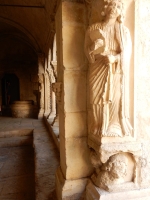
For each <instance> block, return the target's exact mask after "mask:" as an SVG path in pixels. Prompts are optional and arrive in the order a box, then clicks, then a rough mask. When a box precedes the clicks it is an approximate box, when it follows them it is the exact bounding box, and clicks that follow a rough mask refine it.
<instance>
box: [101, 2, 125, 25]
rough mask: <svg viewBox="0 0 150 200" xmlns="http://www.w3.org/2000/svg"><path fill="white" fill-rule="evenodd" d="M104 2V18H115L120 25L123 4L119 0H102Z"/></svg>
mask: <svg viewBox="0 0 150 200" xmlns="http://www.w3.org/2000/svg"><path fill="white" fill-rule="evenodd" d="M104 1H105V11H104V12H103V14H104V15H105V16H106V18H109V19H111V18H116V20H118V21H119V22H120V23H122V21H123V18H124V4H123V2H122V1H121V0H104Z"/></svg>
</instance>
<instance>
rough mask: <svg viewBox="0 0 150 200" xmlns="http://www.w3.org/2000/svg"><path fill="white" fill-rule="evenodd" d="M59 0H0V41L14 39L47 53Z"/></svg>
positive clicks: (37, 50)
mask: <svg viewBox="0 0 150 200" xmlns="http://www.w3.org/2000/svg"><path fill="white" fill-rule="evenodd" d="M57 2H58V1H57V0H30V1H29V0H0V39H2V38H3V37H4V38H7V37H10V35H11V37H14V38H18V39H20V40H22V41H23V42H25V43H27V44H28V45H29V46H32V48H34V49H35V51H36V52H46V51H47V50H48V48H49V46H50V45H51V43H52V38H53V36H54V29H55V27H54V16H55V12H56V9H57V4H58V3H57Z"/></svg>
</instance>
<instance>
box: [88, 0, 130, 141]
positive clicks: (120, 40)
mask: <svg viewBox="0 0 150 200" xmlns="http://www.w3.org/2000/svg"><path fill="white" fill-rule="evenodd" d="M105 3H107V5H106V6H105V11H104V12H103V14H104V15H105V17H104V20H103V21H102V22H101V23H95V24H92V25H90V26H89V28H88V30H87V32H86V36H85V53H86V56H87V58H88V61H89V64H90V66H89V94H90V105H91V114H90V124H91V126H90V130H89V132H90V134H95V135H100V136H106V137H110V136H112V137H123V136H125V135H126V136H130V135H132V126H131V125H130V122H129V95H128V93H129V62H130V57H131V39H130V33H129V30H128V29H127V28H126V27H125V26H124V25H123V23H122V21H123V17H124V15H123V3H122V1H121V0H109V1H106V0H105Z"/></svg>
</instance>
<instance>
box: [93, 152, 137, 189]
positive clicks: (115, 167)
mask: <svg viewBox="0 0 150 200" xmlns="http://www.w3.org/2000/svg"><path fill="white" fill-rule="evenodd" d="M91 161H92V164H93V166H94V167H95V169H96V170H95V173H94V174H93V175H92V180H93V182H94V184H95V185H96V186H98V187H100V188H102V189H104V190H107V191H115V190H119V191H123V190H126V189H129V188H128V187H132V188H130V189H133V188H135V187H136V185H135V184H134V182H133V179H134V169H135V168H134V164H133V165H132V166H131V167H130V175H129V172H128V171H129V161H130V162H131V160H130V159H129V156H128V155H127V154H125V153H118V154H115V155H113V156H111V157H110V158H109V159H108V161H107V162H106V163H104V164H102V163H100V161H99V159H98V155H96V153H95V152H94V151H93V152H92V153H91ZM131 172H132V173H131ZM123 183H124V184H125V185H120V184H123ZM126 183H128V184H126ZM129 183H130V184H129Z"/></svg>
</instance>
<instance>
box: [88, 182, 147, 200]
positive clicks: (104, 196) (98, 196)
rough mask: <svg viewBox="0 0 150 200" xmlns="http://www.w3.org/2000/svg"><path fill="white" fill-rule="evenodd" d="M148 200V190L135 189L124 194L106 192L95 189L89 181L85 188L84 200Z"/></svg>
mask: <svg viewBox="0 0 150 200" xmlns="http://www.w3.org/2000/svg"><path fill="white" fill-rule="evenodd" d="M134 199H135V200H138V199H139V200H149V199H150V188H146V189H139V190H138V189H135V190H130V191H124V192H114V193H111V192H107V191H105V190H103V189H100V188H98V187H96V186H95V185H94V184H93V183H92V182H91V181H90V182H89V183H88V185H87V187H86V198H85V200H134Z"/></svg>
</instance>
